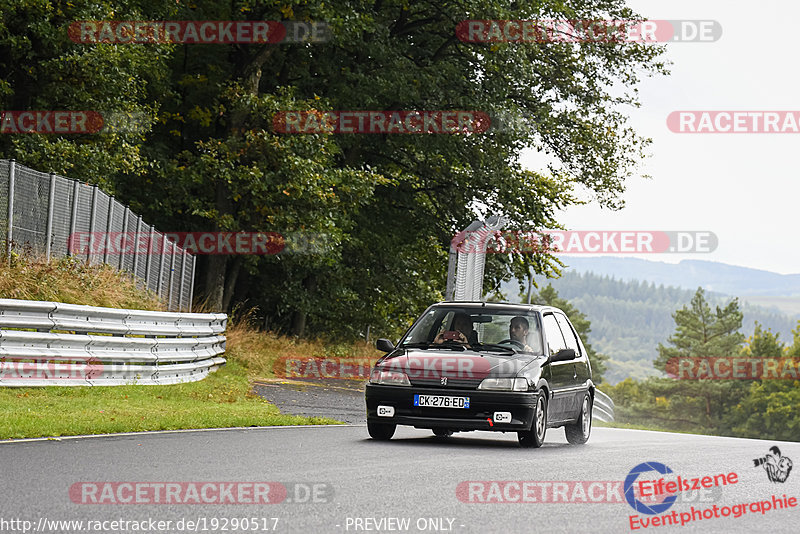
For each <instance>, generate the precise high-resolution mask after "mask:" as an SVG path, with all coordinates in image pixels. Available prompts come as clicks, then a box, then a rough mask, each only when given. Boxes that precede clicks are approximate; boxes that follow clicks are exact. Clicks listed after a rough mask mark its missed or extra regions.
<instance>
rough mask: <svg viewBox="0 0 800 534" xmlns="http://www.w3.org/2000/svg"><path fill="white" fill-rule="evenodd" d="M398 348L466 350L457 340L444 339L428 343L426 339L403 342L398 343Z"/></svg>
mask: <svg viewBox="0 0 800 534" xmlns="http://www.w3.org/2000/svg"><path fill="white" fill-rule="evenodd" d="M399 348H402V349H447V350H453V349H458V350H461V351H465V350H467V348H466V346H464V345H462V344H461V343H459V342H458V341H451V340H449V339H446V340H445V341H443V342H442V343H428V342H426V341H420V342H417V343H404V344H402V345H400V347H399Z"/></svg>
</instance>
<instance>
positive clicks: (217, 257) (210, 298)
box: [204, 254, 228, 312]
mask: <svg viewBox="0 0 800 534" xmlns="http://www.w3.org/2000/svg"><path fill="white" fill-rule="evenodd" d="M227 261H228V257H227V256H223V255H221V254H214V255H211V256H209V257H208V263H207V270H206V283H205V288H204V289H205V297H206V305H207V306H208V308H209V311H212V312H222V311H224V307H223V295H224V289H225V264H226V263H227Z"/></svg>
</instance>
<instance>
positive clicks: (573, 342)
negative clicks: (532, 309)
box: [556, 313, 581, 358]
mask: <svg viewBox="0 0 800 534" xmlns="http://www.w3.org/2000/svg"><path fill="white" fill-rule="evenodd" d="M556 319H558V324H559V325H560V326H561V333H563V334H564V339H565V340H566V342H567V348H568V349H573V350H574V351H575V354H576V355H577V357H578V358H580V357H581V345H580V343H578V339H577V338H576V337H575V332H574V331H573V330H572V327H571V326H570V324H569V321H567V318H566V317H564V316H563V315H561V314H560V313H557V314H556Z"/></svg>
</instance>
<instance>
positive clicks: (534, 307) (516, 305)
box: [433, 300, 564, 313]
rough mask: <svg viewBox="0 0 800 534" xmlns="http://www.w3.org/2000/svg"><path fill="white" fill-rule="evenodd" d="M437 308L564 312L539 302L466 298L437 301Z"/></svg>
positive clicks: (435, 305)
mask: <svg viewBox="0 0 800 534" xmlns="http://www.w3.org/2000/svg"><path fill="white" fill-rule="evenodd" d="M433 306H434V307H437V308H447V307H463V306H480V307H482V308H485V309H486V310H495V311H501V310H506V311H519V312H522V311H535V312H539V313H544V312H546V311H560V312H561V313H564V312H563V311H562V310H561V309H559V308H556V307H554V306H541V305H539V304H522V303H520V302H483V301H468V300H447V301H442V302H437V303H436V304H434V305H433Z"/></svg>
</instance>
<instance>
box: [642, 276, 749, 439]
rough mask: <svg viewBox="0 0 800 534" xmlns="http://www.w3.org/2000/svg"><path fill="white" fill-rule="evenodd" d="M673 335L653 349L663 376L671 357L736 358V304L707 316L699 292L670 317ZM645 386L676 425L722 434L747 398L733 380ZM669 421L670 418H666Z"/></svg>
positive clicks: (738, 319)
mask: <svg viewBox="0 0 800 534" xmlns="http://www.w3.org/2000/svg"><path fill="white" fill-rule="evenodd" d="M673 318H674V319H675V325H676V326H675V333H674V334H673V335H672V336H670V337H669V340H668V342H669V344H670V345H671V346H665V345H663V344H661V343H659V345H658V353H659V356H658V358H657V359H656V361H655V362H654V363H653V365H654V366H655V367H656V369H658V370H660V371H665V370H666V368H667V364H668V362H669V360H670V359H672V358H730V357H734V356H737V355H739V352H740V349H741V344H742V342H743V341H744V335H743V334H742V333H741V332H739V329H740V328H741V326H742V312H741V311H739V301H738V299H735V298H734V299H731V300H730V301H729V302H728V303H727V304H726V305H725V306H722V307H720V306H716V309H715V310H713V311H712V309H711V306H709V304H708V302H707V301H706V299H705V292H704V291H703V289H702V288H698V289H697V292H696V293H695V295H694V297H692V301H691V303H690V304H689V306H684V307H683V308H681V309H680V310H678V311H676V312H675V314H674V315H673ZM647 385H648V387H649V388H650V389H651V390H652V392H653V394H654V395H655V396H656V397H664V398H666V399H667V400H668V403H669V404H668V406H667V408H668V409H669V411H670V412H672V413H673V414H679V415H675V416H674V419H675V420H676V421H680V422H681V424H684V423H687V422H691V423H690V427H691V426H692V425H694V428H695V429H700V430H705V431H709V432H712V433H717V434H724V433H727V432H729V431H730V429H729V428H728V427H727V425H726V424H725V423H724V421H725V419H726V415H727V413H728V411H729V410H730V407H731V406H732V405H735V404H736V403H737V402H739V400H741V399H742V398H743V397H744V396H745V395H746V389H747V385H745V384H741V383H737V381H735V380H716V379H700V380H687V379H673V378H653V379H650V380H648V382H647ZM667 420H669V417H667Z"/></svg>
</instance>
